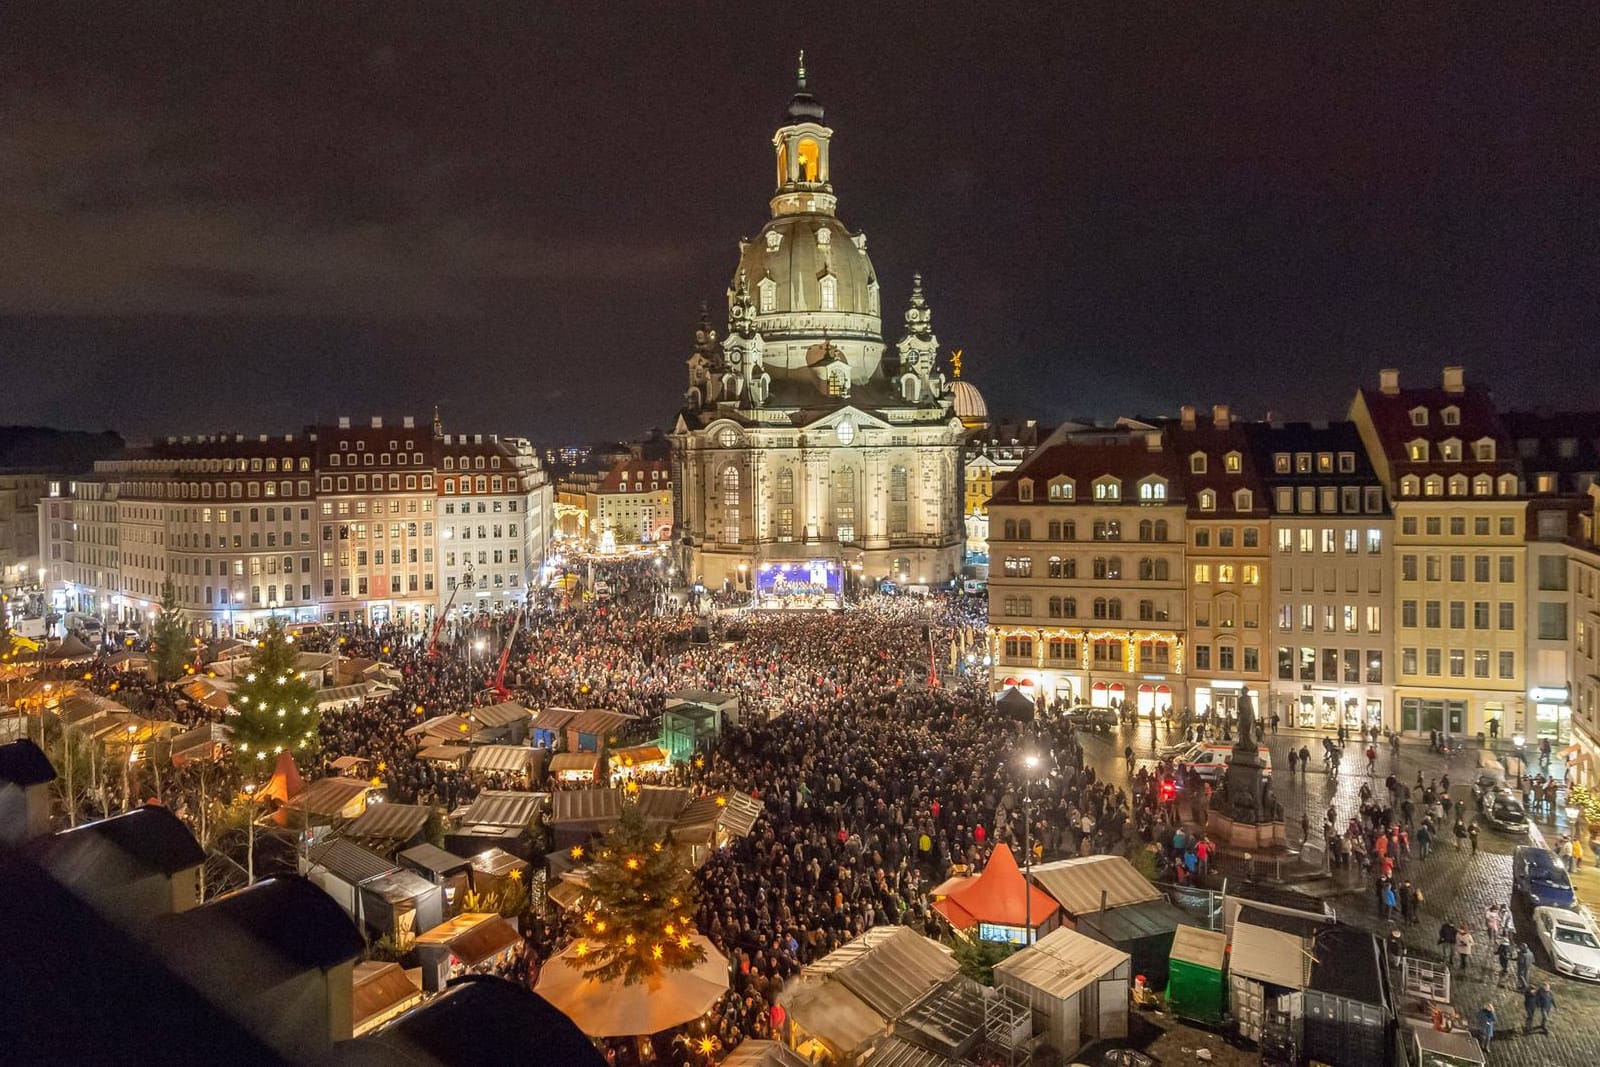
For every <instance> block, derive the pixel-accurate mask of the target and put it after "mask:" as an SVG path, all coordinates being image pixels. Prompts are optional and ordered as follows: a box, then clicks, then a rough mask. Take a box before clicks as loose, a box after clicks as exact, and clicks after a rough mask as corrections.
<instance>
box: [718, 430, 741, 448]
mask: <svg viewBox="0 0 1600 1067" xmlns="http://www.w3.org/2000/svg"><path fill="white" fill-rule="evenodd" d="M717 443H718V444H719V445H721V446H722V447H723V448H737V447H739V431H738V430H735V429H734V428H733V427H731V426H730V427H728V428H727V429H724V430H723V431H722V432H721V433H719V434H717Z"/></svg>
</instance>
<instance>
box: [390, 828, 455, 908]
mask: <svg viewBox="0 0 1600 1067" xmlns="http://www.w3.org/2000/svg"><path fill="white" fill-rule="evenodd" d="M395 860H396V862H398V863H399V864H400V866H402V867H404V868H406V869H407V870H412V871H416V872H417V873H418V874H420V875H422V876H423V877H424V878H426V879H428V881H430V882H432V883H433V884H434V885H436V886H438V887H439V890H440V892H441V893H442V894H443V896H444V914H445V918H449V917H450V916H453V915H456V914H457V913H459V912H460V911H461V908H462V906H463V903H464V902H465V900H466V896H467V890H469V889H471V888H472V860H470V859H468V858H467V857H465V856H457V855H455V854H454V853H451V852H446V851H445V850H444V849H442V848H440V847H439V846H437V845H430V844H422V845H413V846H412V847H411V848H408V849H406V850H405V851H403V852H401V853H400V854H399V855H398V856H396V857H395Z"/></svg>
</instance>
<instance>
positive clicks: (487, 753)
mask: <svg viewBox="0 0 1600 1067" xmlns="http://www.w3.org/2000/svg"><path fill="white" fill-rule="evenodd" d="M549 752H550V750H549V749H545V748H529V747H528V746H526V745H520V744H519V745H478V746H476V747H474V748H473V749H472V755H471V758H470V760H469V762H468V764H467V770H469V771H471V772H472V773H473V774H474V775H499V776H501V777H502V778H513V779H517V780H520V781H521V782H522V784H523V785H525V786H528V787H532V786H534V785H537V784H539V782H541V781H542V780H543V779H544V761H545V757H546V756H547V755H549Z"/></svg>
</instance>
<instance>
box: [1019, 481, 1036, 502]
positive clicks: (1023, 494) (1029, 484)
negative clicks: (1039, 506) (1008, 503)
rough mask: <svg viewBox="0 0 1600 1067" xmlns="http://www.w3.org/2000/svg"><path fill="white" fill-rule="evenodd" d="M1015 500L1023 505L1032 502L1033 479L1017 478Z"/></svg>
mask: <svg viewBox="0 0 1600 1067" xmlns="http://www.w3.org/2000/svg"><path fill="white" fill-rule="evenodd" d="M1017 499H1018V500H1020V501H1022V502H1023V503H1024V504H1026V503H1029V502H1031V501H1032V500H1033V479H1032V478H1019V479H1018V480H1017Z"/></svg>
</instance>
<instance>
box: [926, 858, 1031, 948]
mask: <svg viewBox="0 0 1600 1067" xmlns="http://www.w3.org/2000/svg"><path fill="white" fill-rule="evenodd" d="M939 888H940V889H941V890H944V891H945V894H946V895H945V896H944V898H943V899H941V900H935V901H934V903H933V908H934V910H935V911H937V912H938V913H939V914H940V915H942V916H944V917H945V919H946V920H948V921H949V923H950V925H951V926H953V927H955V928H956V929H957V930H964V931H965V930H972V929H973V928H974V927H977V928H978V934H979V937H980V938H981V939H985V940H1008V939H1009V936H1008V935H998V934H997V935H996V936H991V937H987V938H985V937H984V934H985V931H984V930H983V927H985V926H991V927H1009V928H1011V929H1012V930H1015V931H1020V930H1022V929H1023V928H1024V927H1025V926H1026V925H1027V923H1028V921H1029V919H1030V917H1031V919H1032V921H1033V926H1034V929H1035V930H1037V931H1039V932H1041V933H1043V932H1047V931H1049V930H1053V929H1055V927H1056V926H1057V925H1059V922H1060V915H1061V908H1060V906H1059V905H1057V904H1056V902H1055V901H1054V900H1053V899H1052V898H1051V896H1050V894H1048V893H1046V892H1045V891H1044V890H1042V889H1040V888H1039V887H1038V886H1036V885H1029V884H1027V883H1026V882H1024V881H1023V878H1022V871H1021V870H1020V869H1019V868H1018V867H1017V858H1016V857H1015V856H1013V855H1012V854H1011V849H1010V848H1009V847H1008V846H1006V845H1001V846H999V847H998V848H996V849H995V850H994V854H993V855H992V856H990V857H989V863H988V865H987V866H985V867H984V868H983V873H981V874H978V875H973V876H969V877H967V878H962V879H959V880H957V879H951V880H950V881H948V882H946V883H944V885H942V886H940V887H939ZM1030 897H1031V898H1032V906H1031V916H1030V906H1029V898H1030ZM1017 940H1019V941H1020V940H1022V938H1021V937H1018V938H1017Z"/></svg>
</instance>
